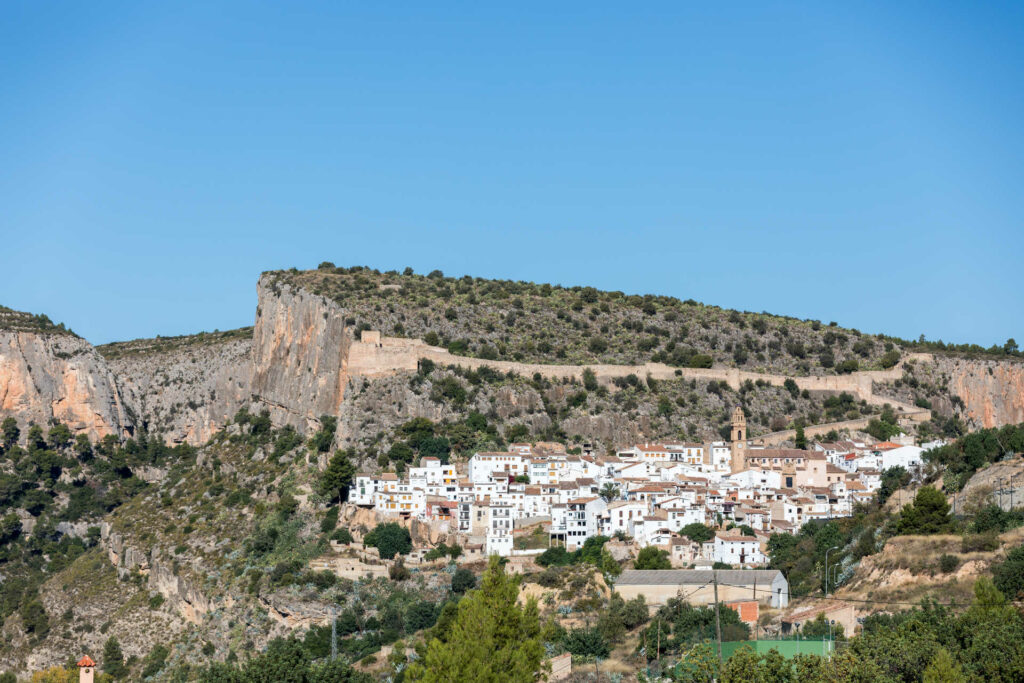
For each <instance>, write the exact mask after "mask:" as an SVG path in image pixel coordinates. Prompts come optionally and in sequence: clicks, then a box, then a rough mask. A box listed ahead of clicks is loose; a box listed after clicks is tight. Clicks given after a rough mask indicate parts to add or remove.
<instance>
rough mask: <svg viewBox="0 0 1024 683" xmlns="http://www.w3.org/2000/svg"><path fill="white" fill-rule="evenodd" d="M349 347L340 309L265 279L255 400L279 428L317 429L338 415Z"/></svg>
mask: <svg viewBox="0 0 1024 683" xmlns="http://www.w3.org/2000/svg"><path fill="white" fill-rule="evenodd" d="M350 342H351V334H350V332H349V330H348V329H347V327H346V323H345V314H344V311H342V310H341V308H339V307H338V306H337V305H336V304H334V303H333V302H331V301H328V300H327V299H325V298H323V297H321V296H319V295H316V294H312V293H310V292H307V291H305V290H301V289H295V288H293V287H291V286H289V285H279V284H278V283H277V281H276V280H275V278H274V276H273V275H272V274H264V275H263V276H262V277H261V278H260V281H259V308H258V309H257V311H256V327H255V330H254V333H253V351H252V358H253V375H252V395H253V401H254V402H255V403H256V404H258V405H257V407H259V408H264V409H267V410H269V411H270V416H271V419H272V420H273V421H274V422H275V423H276V424H291V425H294V426H295V427H298V428H299V429H307V428H311V427H313V426H314V425H316V424H317V423H318V421H319V417H320V416H321V415H337V414H338V413H339V412H340V411H341V403H342V400H343V398H344V395H345V385H346V384H347V381H348V377H347V373H346V362H347V356H348V348H349V345H350Z"/></svg>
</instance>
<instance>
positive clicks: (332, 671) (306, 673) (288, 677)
mask: <svg viewBox="0 0 1024 683" xmlns="http://www.w3.org/2000/svg"><path fill="white" fill-rule="evenodd" d="M327 630H328V635H329V634H330V633H329V632H330V627H328V629H327ZM328 653H329V650H328ZM318 654H319V653H316V654H315V653H313V652H311V651H310V648H309V647H307V646H306V645H305V644H304V643H303V642H301V641H299V640H298V639H297V638H295V637H294V636H292V637H290V638H288V639H283V638H277V639H275V640H272V641H271V642H270V645H268V646H267V650H266V652H262V653H261V652H257V653H255V654H254V655H253V656H252V658H251V659H249V660H248V661H247V662H245V663H244V664H241V665H239V664H227V663H216V664H212V665H210V666H209V667H208V668H206V669H205V670H203V671H202V672H201V673H200V675H199V681H200V683H252V682H262V681H266V682H267V683H270V682H271V681H292V682H294V683H313V682H315V681H337V682H339V683H344V682H348V683H370V681H372V680H373V679H372V678H371V677H370V676H368V675H367V674H363V673H360V672H358V671H356V670H355V669H353V668H352V667H351V666H350V665H349V664H348V662H347V661H346V660H344V659H335V660H327V661H318V656H317V655H318ZM320 656H322V655H320Z"/></svg>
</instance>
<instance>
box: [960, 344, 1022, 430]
mask: <svg viewBox="0 0 1024 683" xmlns="http://www.w3.org/2000/svg"><path fill="white" fill-rule="evenodd" d="M943 365H944V370H945V371H946V372H947V373H948V375H949V392H950V393H951V394H953V395H954V396H958V397H960V400H961V401H963V413H964V415H965V416H966V417H967V418H968V419H969V420H970V421H971V422H972V423H973V424H974V425H975V426H977V427H999V426H1001V425H1005V424H1017V423H1020V422H1024V363H1021V362H1012V361H986V360H962V359H958V358H950V359H945V360H944V362H943Z"/></svg>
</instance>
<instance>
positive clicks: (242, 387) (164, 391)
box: [101, 330, 252, 445]
mask: <svg viewBox="0 0 1024 683" xmlns="http://www.w3.org/2000/svg"><path fill="white" fill-rule="evenodd" d="M161 341H163V342H164V343H155V342H161ZM101 350H102V351H103V353H104V354H105V355H106V356H107V362H108V364H109V365H110V369H111V371H112V372H113V373H114V375H115V377H116V378H117V382H118V385H119V386H120V388H121V391H122V392H123V394H124V396H125V399H126V400H127V401H128V402H129V404H130V405H132V406H133V409H134V410H135V412H136V414H137V415H138V418H139V422H140V426H145V427H146V428H147V429H148V430H149V431H150V432H153V433H160V434H163V435H164V437H165V438H166V439H167V441H169V442H172V443H183V442H184V443H190V444H193V445H199V444H202V443H205V442H206V441H207V440H208V439H209V438H210V437H211V436H212V435H213V433H214V432H216V431H217V430H218V429H220V428H221V427H223V426H224V425H225V424H226V423H227V422H228V421H229V420H230V419H231V417H232V416H233V415H234V414H235V412H237V411H238V409H239V408H241V407H242V406H243V405H247V404H248V401H249V392H250V383H251V380H252V338H251V331H248V330H240V331H232V332H228V333H213V334H203V335H191V336H189V337H179V338H175V339H173V340H171V342H166V341H164V340H145V341H136V342H127V343H124V344H118V345H108V346H106V347H103V348H102V349H101Z"/></svg>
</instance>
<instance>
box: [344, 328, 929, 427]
mask: <svg viewBox="0 0 1024 683" xmlns="http://www.w3.org/2000/svg"><path fill="white" fill-rule="evenodd" d="M423 358H426V359H429V360H431V361H433V362H434V363H437V364H438V365H442V366H446V365H455V366H459V367H463V368H471V369H476V368H479V367H482V366H487V367H490V368H492V369H494V370H498V371H501V372H515V373H518V374H520V375H523V376H526V377H532V376H533V375H534V374H540V375H541V376H542V377H547V378H550V379H562V378H570V379H577V380H582V379H583V371H584V370H586V369H590V370H592V371H593V372H594V375H595V376H596V377H597V380H598V381H599V382H604V383H606V384H607V383H610V382H612V381H613V380H615V379H616V378H620V377H626V376H628V375H636V376H637V377H640V378H645V377H647V376H650V377H653V378H654V379H658V380H671V379H679V378H682V379H695V380H699V381H709V380H716V381H720V382H726V383H728V384H729V386H731V387H732V388H733V389H739V388H740V385H741V384H743V383H744V382H746V381H747V380H750V381H752V382H756V381H758V380H761V381H766V382H768V383H769V384H772V385H775V386H782V385H783V384H784V383H785V381H786V380H787V379H793V381H795V382H796V384H797V386H798V387H799V388H800V389H807V390H808V391H828V392H842V391H846V392H849V393H851V394H854V395H856V396H857V397H858V398H861V399H863V400H865V401H867V402H868V403H870V404H872V405H882V404H885V403H889V404H891V405H892V406H893V407H894V408H895V409H896V410H897V411H898V412H899V413H900V414H901V416H904V417H908V418H910V419H913V420H915V421H918V422H923V421H926V420H928V419H930V418H931V413H930V411H928V410H924V409H922V408H918V407H916V406H913V405H909V404H905V403H900V402H899V401H896V400H894V399H892V398H888V397H885V396H879V395H877V394H875V393H874V389H873V385H874V383H875V382H886V381H893V380H896V379H899V378H900V377H902V376H903V367H902V362H901V363H900V364H899V365H897V366H896V367H894V368H891V369H889V370H866V371H862V372H855V373H852V374H849V375H810V376H807V377H790V376H788V375H775V374H762V373H758V372H750V371H746V370H739V369H737V368H674V367H671V366H668V365H665V364H663V363H644V364H641V365H601V364H595V365H586V366H584V365H547V364H541V363H518V362H514V361H499V360H485V359H483V358H470V357H467V356H456V355H454V354H452V353H450V352H449V351H448V350H447V349H443V348H440V347H437V346H429V345H428V344H426V343H425V342H423V341H422V340H420V339H402V338H396V337H381V336H380V334H379V333H377V332H372V333H364V337H363V339H361V340H360V341H354V342H352V343H351V344H350V345H349V348H348V358H347V362H346V373H347V375H348V376H350V377H355V376H359V377H368V378H373V377H385V376H389V375H394V374H396V373H400V372H413V371H415V370H416V368H417V366H418V363H419V361H420V359H423ZM929 358H930V356H927V354H911V356H910V357H908V359H912V360H915V361H922V360H927V359H929ZM904 362H905V361H904ZM854 423H856V424H854ZM836 424H838V425H842V427H840V428H849V429H860V428H862V427H864V426H867V420H851V421H849V424H847V423H836ZM832 428H834V426H832V425H830V426H828V428H826V429H825V430H824V431H823V432H822V433H824V432H827V431H828V430H829V429H832ZM780 434H782V433H781V432H780ZM790 438H792V436H790Z"/></svg>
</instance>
